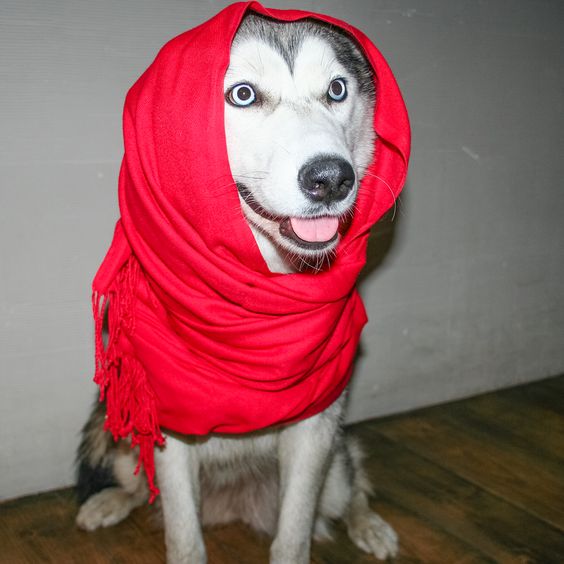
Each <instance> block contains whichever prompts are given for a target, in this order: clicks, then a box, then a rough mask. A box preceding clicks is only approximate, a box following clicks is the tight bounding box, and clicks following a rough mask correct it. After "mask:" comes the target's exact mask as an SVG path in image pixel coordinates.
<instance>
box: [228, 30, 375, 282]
mask: <svg viewBox="0 0 564 564" xmlns="http://www.w3.org/2000/svg"><path fill="white" fill-rule="evenodd" d="M336 77H345V78H347V82H348V87H347V88H348V96H347V98H346V100H345V101H344V102H342V103H338V104H332V105H329V104H328V103H327V101H326V93H327V89H328V87H329V84H330V82H331V80H332V79H333V78H336ZM240 83H250V84H252V85H253V86H255V88H256V89H257V90H258V91H260V93H261V95H262V97H263V99H264V103H263V104H260V105H256V107H255V106H251V107H249V108H240V107H234V106H232V105H229V104H226V106H225V132H226V138H227V152H228V156H229V163H230V167H231V172H232V174H233V178H234V179H235V181H237V182H242V183H243V184H245V185H247V186H248V187H249V188H250V190H251V192H252V195H253V198H254V200H255V201H256V202H257V203H259V204H260V205H261V206H262V207H263V208H264V209H265V210H266V211H268V212H271V213H273V214H274V215H276V216H283V217H290V216H298V217H302V216H304V215H306V213H305V210H306V209H308V208H311V202H310V201H308V200H307V199H306V197H305V196H304V194H303V193H302V192H301V191H300V190H299V188H298V182H297V173H298V171H299V169H300V167H301V166H302V165H303V164H304V163H305V162H307V161H309V160H310V159H311V158H312V157H314V156H316V155H319V154H326V155H337V156H340V157H342V158H343V159H345V160H346V161H348V162H350V163H351V164H352V165H353V168H354V169H355V172H356V176H357V178H359V177H362V175H363V173H364V171H365V169H366V167H367V165H368V164H369V162H370V159H371V155H372V146H373V136H374V134H373V130H372V128H371V127H369V128H366V127H363V126H362V124H365V123H367V122H368V123H370V119H371V115H372V111H373V106H372V105H369V104H367V103H366V100H365V99H363V98H362V97H360V96H358V84H357V83H356V81H355V79H354V76H353V75H352V73H351V72H350V71H348V70H347V69H346V68H345V67H344V66H343V65H341V64H340V63H339V62H338V60H337V58H336V56H335V53H334V51H333V49H332V47H331V45H329V44H328V43H327V42H326V41H323V40H322V39H321V38H319V37H311V38H307V39H305V40H304V42H303V44H302V46H301V49H300V51H299V52H298V54H297V56H296V58H295V61H294V67H293V70H292V71H291V70H290V68H289V67H288V65H287V64H286V62H285V61H284V59H283V57H282V56H281V55H280V54H279V53H278V52H277V51H276V50H275V49H274V48H273V47H270V46H269V45H267V44H265V43H262V42H258V41H256V40H253V39H252V38H251V39H242V40H240V41H239V40H237V38H236V39H235V41H234V43H233V46H232V50H231V60H230V65H229V68H228V70H227V72H226V75H225V80H224V90H225V91H228V90H229V88H230V87H232V86H234V85H236V84H240ZM230 140H232V141H231V142H230ZM357 190H358V182H355V185H354V187H353V189H352V190H351V191H350V193H349V194H348V196H347V197H346V198H345V199H344V200H342V201H340V202H336V203H334V204H332V206H331V208H330V209H328V208H327V207H325V206H322V205H320V206H319V209H318V215H325V214H327V213H328V211H330V214H331V215H336V216H342V215H344V214H346V213H347V212H349V211H350V210H351V207H352V206H353V204H354V201H355V199H356V194H357ZM242 207H243V212H244V214H245V216H246V217H247V219H248V221H249V224H250V225H251V229H252V231H253V234H254V236H255V239H256V241H257V244H258V246H259V248H260V250H261V252H262V253H263V256H264V258H265V260H266V261H267V264H268V265H269V267H270V269H271V270H272V271H273V272H289V271H291V267H289V266H288V262H287V261H285V260H284V258H282V260H280V256H281V252H280V251H281V250H282V251H288V252H290V253H297V254H301V255H306V256H307V255H310V256H313V255H316V254H317V253H316V252H313V251H311V252H310V251H308V250H305V251H304V250H303V249H298V248H297V247H296V246H295V245H294V244H292V242H291V241H289V240H288V239H286V238H284V237H282V236H281V235H280V233H279V223H278V222H277V221H271V220H270V219H268V218H266V217H264V216H262V215H259V214H257V213H256V212H255V211H253V210H252V209H251V208H250V207H249V206H248V205H246V203H245V202H244V201H242ZM269 243H270V244H269ZM337 244H338V240H336V241H335V242H334V243H333V244H332V245H328V247H327V249H326V250H327V251H330V250H332V249H334V248H335V247H336V245H337ZM283 256H284V253H282V257H283Z"/></svg>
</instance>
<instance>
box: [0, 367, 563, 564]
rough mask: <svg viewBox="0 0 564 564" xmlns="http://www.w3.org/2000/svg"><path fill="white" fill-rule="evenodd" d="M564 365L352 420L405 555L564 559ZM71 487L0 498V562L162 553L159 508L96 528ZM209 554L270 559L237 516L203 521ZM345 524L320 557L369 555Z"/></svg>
mask: <svg viewBox="0 0 564 564" xmlns="http://www.w3.org/2000/svg"><path fill="white" fill-rule="evenodd" d="M563 397H564V377H559V378H552V379H549V380H545V381H543V382H538V383H535V384H529V385H526V386H521V387H518V388H514V389H510V390H504V391H501V392H497V393H493V394H486V395H483V396H479V397H476V398H472V399H469V400H465V401H462V402H455V403H451V404H447V405H443V406H438V407H432V408H427V409H424V410H420V411H417V412H414V413H411V414H406V415H401V416H396V417H390V418H386V419H382V420H379V421H376V420H375V421H368V422H364V423H361V424H358V425H355V426H354V428H353V429H352V431H353V432H354V433H356V434H358V435H359V436H360V437H361V438H362V440H363V443H364V445H365V447H366V452H367V458H366V467H367V470H368V472H369V474H370V476H371V477H372V480H373V483H374V485H375V496H374V499H373V500H372V502H371V503H372V506H373V508H374V510H375V511H378V512H379V513H380V514H381V515H382V516H383V517H384V518H385V519H386V520H387V521H388V522H389V523H391V524H392V525H393V526H394V528H395V529H396V531H397V532H398V534H399V536H400V554H399V556H398V558H397V559H396V562H397V563H398V564H415V563H430V564H435V563H436V564H451V563H461V564H471V563H472V564H474V563H489V562H499V563H502V564H505V563H507V564H510V563H511V564H512V563H535V564H536V563H538V564H552V563H554V564H557V563H558V564H560V563H562V562H564V401H563ZM76 510H77V507H76V502H75V500H74V495H73V493H72V491H71V490H70V489H66V490H60V491H55V492H48V493H45V494H41V495H37V496H30V497H26V498H22V499H18V500H13V501H9V502H5V503H3V504H0V562H1V563H4V562H5V563H9V564H12V563H13V564H20V563H22V564H23V563H32V564H33V563H36V562H38V563H39V562H52V563H57V564H59V563H61V564H66V563H77V564H90V563H93V564H105V563H111V564H121V563H124V564H129V563H133V564H137V563H138V564H147V563H151V564H152V563H155V564H159V563H164V561H165V553H164V539H163V532H162V530H161V529H160V525H159V523H158V519H157V518H156V515H155V510H154V509H153V508H151V507H148V506H147V507H142V508H139V509H137V510H136V511H134V512H133V513H132V515H131V516H130V517H129V518H128V519H127V520H125V521H124V522H123V523H120V524H119V525H117V526H115V527H111V528H108V529H102V530H98V531H95V532H93V533H85V532H83V531H79V530H78V529H77V528H76V527H75V525H74V518H75V515H76ZM205 542H206V546H207V550H208V559H209V562H210V564H231V563H233V564H235V563H236V564H241V563H243V564H259V563H265V562H267V561H268V550H269V542H270V541H269V539H267V538H266V537H261V536H258V535H256V534H255V533H254V532H252V531H251V530H249V529H248V528H247V527H245V526H243V525H241V524H234V525H229V526H225V527H220V528H214V529H210V530H208V531H206V533H205ZM369 562H375V560H374V559H373V558H372V557H370V556H369V555H367V554H364V553H363V552H361V551H360V550H358V549H357V548H356V547H355V546H354V545H353V544H352V543H351V541H350V540H349V539H348V536H347V534H346V531H345V528H344V526H343V525H342V524H336V526H335V531H334V541H333V542H326V543H317V544H315V545H314V548H313V552H312V563H313V564H368V563H369Z"/></svg>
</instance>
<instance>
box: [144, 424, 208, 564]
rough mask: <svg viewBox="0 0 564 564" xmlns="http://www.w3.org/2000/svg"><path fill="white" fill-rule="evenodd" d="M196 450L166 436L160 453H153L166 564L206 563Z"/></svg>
mask: <svg viewBox="0 0 564 564" xmlns="http://www.w3.org/2000/svg"><path fill="white" fill-rule="evenodd" d="M196 449H197V446H196V445H194V444H190V443H188V442H184V441H183V440H181V439H180V438H177V437H175V436H174V435H168V436H167V439H166V446H165V447H164V448H163V449H158V448H157V449H155V463H156V470H157V480H158V484H159V488H160V490H161V501H162V506H163V517H164V528H165V543H166V561H167V563H168V564H205V562H206V548H205V546H204V541H203V538H202V528H201V525H200V518H199V497H200V484H199V460H198V453H197V450H196Z"/></svg>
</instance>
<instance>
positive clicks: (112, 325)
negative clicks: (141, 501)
mask: <svg viewBox="0 0 564 564" xmlns="http://www.w3.org/2000/svg"><path fill="white" fill-rule="evenodd" d="M138 279H139V263H138V262H137V261H136V260H135V259H134V258H133V257H130V258H129V259H128V261H127V262H126V263H125V264H124V266H123V267H122V268H121V270H120V272H119V274H118V276H117V277H116V279H115V281H114V282H113V283H112V285H111V286H110V288H109V290H108V291H107V293H105V294H100V293H98V292H94V293H93V296H92V309H93V314H94V330H95V343H96V372H95V376H94V382H96V384H97V385H98V386H99V388H100V401H104V400H105V401H106V420H105V423H104V430H106V431H109V432H111V433H112V435H113V437H114V440H115V441H118V440H120V439H124V438H126V437H130V439H131V448H135V447H136V446H139V459H138V462H137V467H136V468H135V474H136V475H137V474H138V473H139V471H140V469H141V468H143V469H144V471H145V474H146V476H147V482H148V486H149V491H150V497H149V503H153V501H154V499H155V497H156V496H157V495H158V494H159V489H158V488H157V487H156V485H155V460H154V448H155V444H156V445H159V446H161V445H163V444H164V442H165V440H164V437H163V435H162V433H161V430H160V428H159V424H158V420H157V410H156V405H155V397H154V394H153V391H152V389H151V387H150V386H149V383H148V382H147V377H146V374H145V369H144V368H143V365H142V364H141V363H140V362H139V360H137V359H136V358H135V357H134V356H133V355H131V354H129V353H126V352H125V351H123V350H122V347H120V344H119V343H120V335H121V333H122V331H125V332H126V333H128V334H131V333H132V332H133V331H134V330H135V317H134V315H133V304H134V299H135V288H136V285H137V281H138ZM106 318H107V320H108V329H109V331H108V335H107V339H106V341H105V342H104V334H103V329H104V321H105V319H106Z"/></svg>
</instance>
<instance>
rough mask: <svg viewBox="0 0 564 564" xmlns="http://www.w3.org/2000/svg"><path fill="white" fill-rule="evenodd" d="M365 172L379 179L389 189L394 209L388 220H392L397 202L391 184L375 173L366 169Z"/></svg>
mask: <svg viewBox="0 0 564 564" xmlns="http://www.w3.org/2000/svg"><path fill="white" fill-rule="evenodd" d="M365 174H368V175H369V176H372V177H374V178H376V179H378V180H380V181H381V182H383V183H384V184H385V185H386V187H387V188H388V190H389V191H390V194H391V195H392V201H393V203H394V211H393V212H392V219H391V220H390V221H394V219H395V217H396V210H397V202H396V198H395V196H394V191H393V190H392V188H391V186H390V185H389V184H388V183H387V182H386V181H385V180H384V179H383V178H382V177H381V176H378V175H377V174H372V173H371V172H368V171H366V173H365Z"/></svg>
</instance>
